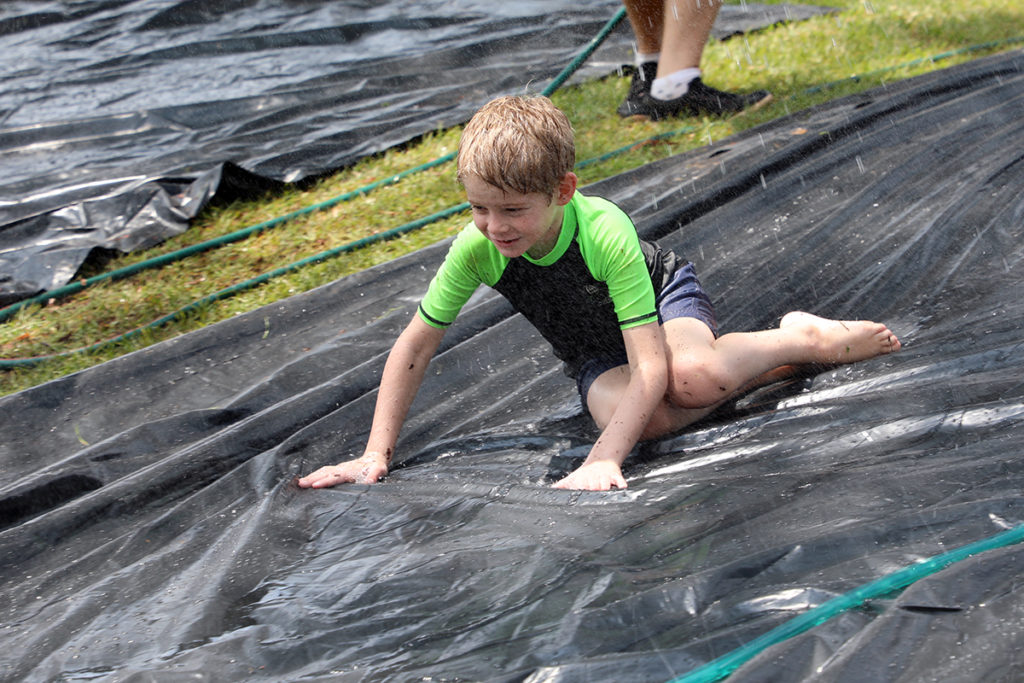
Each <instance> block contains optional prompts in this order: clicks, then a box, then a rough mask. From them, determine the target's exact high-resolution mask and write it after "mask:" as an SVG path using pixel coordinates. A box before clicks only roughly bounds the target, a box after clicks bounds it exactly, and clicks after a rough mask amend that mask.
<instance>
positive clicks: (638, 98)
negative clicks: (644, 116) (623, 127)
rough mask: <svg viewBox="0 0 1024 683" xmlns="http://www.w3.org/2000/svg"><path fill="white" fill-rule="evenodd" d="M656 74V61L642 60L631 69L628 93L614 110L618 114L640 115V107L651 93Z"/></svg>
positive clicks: (625, 115) (623, 115)
mask: <svg viewBox="0 0 1024 683" xmlns="http://www.w3.org/2000/svg"><path fill="white" fill-rule="evenodd" d="M657 75H658V63H657V62H644V63H643V64H641V65H640V66H638V67H636V68H634V69H633V80H631V81H630V82H629V93H628V94H627V95H626V99H624V100H623V101H622V104H620V105H619V108H618V109H617V110H616V111H617V112H618V113H619V116H621V117H623V118H625V117H627V116H640V115H641V111H640V107H641V106H642V105H643V103H644V101H645V100H646V99H647V98H648V97H649V96H650V94H651V83H653V82H654V79H655V77H656V76H657Z"/></svg>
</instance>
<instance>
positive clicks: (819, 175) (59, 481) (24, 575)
mask: <svg viewBox="0 0 1024 683" xmlns="http://www.w3.org/2000/svg"><path fill="white" fill-rule="evenodd" d="M1022 66H1024V53H1020V52H1016V53H1010V54H1007V55H1003V56H999V57H993V58H988V59H984V60H980V61H977V62H973V63H970V64H966V65H963V66H958V67H954V68H952V69H949V70H946V71H942V72H937V73H935V74H932V75H929V76H923V77H920V78H916V79H912V80H910V81H906V82H902V83H897V84H890V85H889V86H887V87H886V88H882V89H879V90H876V91H872V92H869V93H866V94H863V95H858V96H854V97H851V98H846V99H843V100H840V101H837V102H834V103H831V104H829V105H825V106H822V107H818V108H815V109H812V110H809V111H807V112H801V113H798V114H795V115H793V116H791V117H789V118H787V119H783V120H781V121H777V122H774V123H771V124H768V125H766V126H763V127H761V128H758V129H756V130H752V131H750V132H748V133H746V134H743V135H741V136H738V137H736V138H734V139H730V140H725V141H722V142H720V143H718V144H716V145H714V146H711V147H709V148H707V149H703V150H697V151H695V152H692V153H688V154H685V155H682V156H680V157H676V158H673V159H669V160H665V161H663V162H658V163H656V164H651V165H649V166H647V167H644V168H642V169H638V170H637V171H634V172H631V173H628V174H624V175H622V176H619V177H616V178H613V179H610V180H608V181H605V182H603V183H601V184H599V185H598V186H593V187H591V188H589V191H591V192H593V193H595V194H603V195H605V196H608V197H610V198H612V199H615V200H617V201H620V202H621V203H622V204H623V205H624V207H625V208H627V209H628V210H629V211H630V212H631V213H632V214H633V215H634V216H635V217H636V220H637V223H638V226H639V228H640V230H641V231H642V232H643V233H644V234H645V235H648V236H654V237H657V238H658V239H660V240H661V241H662V242H663V243H664V244H666V245H667V246H670V247H672V248H674V249H677V250H678V251H679V252H681V253H683V254H684V255H686V256H687V257H689V258H690V259H692V260H694V261H695V262H697V265H698V270H699V272H700V273H701V275H702V281H703V282H704V284H705V286H706V287H707V288H708V289H709V291H710V292H712V294H713V296H714V297H715V300H716V304H717V306H718V307H719V310H720V312H721V314H722V315H721V322H722V324H723V328H724V329H726V330H739V329H755V328H759V327H764V326H767V325H771V324H774V323H775V322H777V315H778V314H780V313H782V312H784V311H785V310H789V309H804V310H810V311H811V312H816V313H821V314H825V315H829V316H841V317H849V316H856V317H867V318H874V319H881V320H885V321H886V322H887V323H888V324H890V326H891V327H892V328H893V329H894V330H895V331H896V332H897V333H898V334H899V335H900V336H901V338H902V339H903V340H904V342H905V343H906V347H905V348H904V350H903V351H901V352H900V353H899V354H895V355H893V356H887V357H883V358H878V359H874V360H871V361H867V362H864V363H860V364H856V365H853V366H844V367H840V368H835V369H831V370H823V371H822V372H820V373H818V374H815V375H813V376H810V377H806V378H802V379H799V380H795V381H793V382H790V383H787V384H783V385H779V386H773V387H768V388H765V389H762V390H760V391H758V392H755V393H753V394H751V395H749V396H747V397H744V398H743V399H742V400H740V401H738V402H737V403H736V404H735V405H734V406H731V407H730V408H729V409H728V410H724V411H722V412H720V413H719V414H717V415H716V416H714V417H713V418H712V419H709V420H708V421H706V422H705V423H703V424H701V425H697V426H695V427H693V428H692V429H690V430H687V431H685V432H682V433H680V434H678V435H675V436H673V437H670V438H666V439H662V440H659V441H656V442H651V443H648V444H644V445H642V446H641V447H639V448H638V449H637V452H636V453H634V455H633V456H632V457H631V461H630V462H631V464H630V465H629V467H628V468H627V470H626V474H627V477H628V480H629V483H630V486H629V488H628V489H627V490H625V491H619V492H612V493H602V494H598V493H581V492H567V491H559V490H554V489H551V488H549V487H548V484H549V483H550V482H551V481H552V480H554V479H555V478H556V477H558V476H559V475H560V474H561V473H564V472H565V471H567V470H569V469H571V468H572V467H573V466H575V464H577V463H578V462H579V461H580V459H582V458H583V457H584V456H585V455H586V452H587V449H588V447H589V444H590V443H591V442H592V440H593V438H594V436H595V435H594V430H593V427H592V426H591V425H590V423H589V422H588V421H587V419H585V418H584V416H583V415H582V414H581V413H580V409H579V405H578V399H577V398H576V396H575V393H574V388H573V387H572V383H571V382H570V381H568V380H566V378H564V377H563V376H562V375H561V372H560V369H559V367H558V364H557V362H556V361H554V359H553V358H552V357H551V355H550V352H549V350H548V349H547V348H546V345H545V344H544V343H543V342H542V341H541V340H539V339H538V338H537V337H536V336H535V334H534V333H533V332H532V331H531V329H530V328H529V326H528V325H527V324H526V323H525V322H524V321H523V320H522V319H521V318H520V317H519V316H515V315H511V313H510V311H509V310H508V308H507V306H506V305H505V304H504V303H503V302H502V301H501V300H500V299H499V298H497V297H496V296H493V295H491V294H487V293H483V292H481V293H480V294H478V295H477V296H476V297H475V298H474V299H473V301H471V303H470V305H469V306H468V307H467V310H466V311H465V316H464V317H463V318H460V321H459V324H457V325H456V326H455V327H454V328H453V330H452V332H451V334H450V336H449V337H446V340H445V347H444V349H443V350H442V352H441V353H440V354H439V355H438V357H437V358H436V359H435V361H434V362H433V363H432V365H431V369H430V371H429V372H428V376H427V379H426V381H425V384H424V387H423V389H422V390H421V393H420V395H419V397H418V398H417V401H416V403H415V405H414V406H413V409H412V412H411V417H410V420H409V422H408V424H407V428H406V430H405V431H404V432H403V437H402V441H401V442H400V447H399V448H400V451H399V454H400V458H401V461H400V464H399V466H398V467H396V468H395V469H394V470H393V471H392V473H391V474H390V475H389V476H388V478H387V480H386V482H384V483H383V484H379V485H375V486H365V485H349V486H342V487H338V488H336V489H331V490H324V491H316V492H314V491H304V490H299V489H298V488H297V487H296V486H295V485H294V477H295V476H297V475H299V474H300V473H304V472H308V471H309V470H311V469H312V468H314V467H317V466H319V465H321V464H324V463H329V462H334V461H336V460H338V459H340V458H341V457H343V456H344V455H346V454H348V453H351V452H353V451H358V450H359V449H360V448H361V446H362V444H363V442H364V439H365V436H366V432H367V430H368V427H369V419H370V416H371V414H372V409H373V401H374V398H375V393H374V391H373V389H374V386H375V383H376V380H377V377H378V375H379V371H380V366H381V363H382V359H383V354H384V353H386V350H387V348H388V347H389V345H390V343H391V341H392V340H393V338H394V336H395V335H396V334H397V332H398V330H400V329H401V327H402V325H403V324H404V323H405V321H406V320H407V319H408V317H409V316H410V315H412V312H413V310H414V308H415V305H416V302H417V301H418V298H419V296H420V295H421V294H422V292H423V291H424V289H425V287H426V283H427V281H428V280H429V277H430V276H431V274H432V272H433V269H434V268H435V266H436V265H437V263H438V262H439V261H440V259H441V258H442V257H443V254H444V250H445V245H443V244H442V245H438V246H436V247H433V248H430V249H427V250H424V251H423V252H420V253H417V254H414V255H412V256H409V257H406V258H403V259H400V260H399V261H396V262H394V263H390V264H387V265H385V266H382V267H380V268H377V269H374V270H372V271H368V272H366V273H361V274H359V275H358V276H355V277H353V278H346V279H344V280H340V281H338V282H336V283H333V284H331V285H328V286H325V287H323V288H321V289H319V290H316V291H314V292H310V293H307V294H304V295H301V296H297V297H294V298H292V299H289V300H287V301H285V302H281V303H278V304H274V305H272V306H268V307H266V308H265V309H261V310H259V311H255V312H253V313H250V314H247V315H244V316H239V317H237V318H236V319H233V320H231V321H226V322H225V323H221V324H219V325H215V326H213V327H211V328H207V329H204V330H200V331H198V332H195V333H192V334H189V335H184V336H182V337H180V338H178V339H175V340H171V341H169V342H165V343H163V344H159V345H156V346H154V347H152V348H150V349H146V350H144V351H140V352H138V353H135V354H132V355H130V356H127V357H125V358H122V359H118V360H116V361H112V362H110V363H106V364H104V365H102V366H99V367H97V368H93V369H91V370H87V371H84V372H82V373H78V374H77V375H73V376H70V377H68V378H64V379H61V380H57V381H55V382H51V383H49V384H46V385H43V386H41V387H37V388H35V389H31V390H29V391H25V392H22V393H20V394H16V395H14V396H10V397H6V398H4V399H3V400H0V421H2V423H0V431H2V433H3V434H4V440H3V444H2V445H0V462H2V467H3V471H4V472H5V473H10V474H9V475H8V477H7V480H8V483H7V484H5V485H4V487H3V489H2V490H0V512H2V515H3V516H2V519H3V521H4V524H5V529H4V530H3V531H2V532H0V571H2V575H3V577H4V580H3V585H2V587H0V591H2V594H3V599H2V600H0V610H2V614H0V619H2V622H3V623H4V625H5V627H4V639H5V643H6V644H7V645H8V647H6V648H5V649H4V652H3V654H0V671H2V672H3V675H4V676H5V677H7V678H11V679H23V680H50V679H54V678H61V679H63V680H82V679H90V680H97V679H99V680H153V679H158V680H159V679H168V678H173V677H178V676H185V675H188V676H195V677H200V678H202V677H207V678H216V679H217V680H285V679H287V680H297V679H308V680H351V681H372V680H420V679H423V678H426V677H433V678H440V677H446V678H449V679H460V680H495V681H500V680H509V681H511V680H531V681H541V680H543V681H578V680H631V681H664V680H667V679H669V678H671V677H673V676H676V675H680V674H683V673H685V672H687V671H690V670H692V669H694V668H695V667H697V666H699V665H701V664H703V663H705V662H707V661H709V660H711V659H713V658H714V657H716V656H719V655H722V654H725V653H727V652H729V651H731V650H732V649H734V648H735V647H737V646H739V645H742V644H744V643H747V642H749V641H750V640H751V639H753V638H754V637H756V636H758V635H760V634H762V633H765V632H766V631H768V630H769V629H771V628H772V627H774V626H777V625H779V624H781V623H783V622H784V621H786V620H787V619H788V618H790V617H792V616H795V615H797V614H800V613H802V612H804V611H806V610H807V609H809V608H811V607H814V606H816V605H820V604H822V603H823V602H825V601H827V600H828V599H829V598H831V597H834V596H836V595H840V594H843V593H845V592H847V591H849V590H851V589H853V588H855V587H857V586H859V585H861V584H863V583H866V582H868V581H871V580H874V579H877V578H879V577H881V576H885V575H886V574H888V573H891V572H893V571H895V570H897V569H901V568H903V567H906V566H908V565H909V564H912V563H914V562H916V561H918V560H920V559H923V558H925V557H929V556H932V555H936V554H939V553H941V552H944V551H946V550H948V549H951V548H954V547H958V546H960V545H963V544H966V543H969V542H972V541H976V540H978V539H982V538H986V537H988V536H990V535H992V534H994V533H996V532H998V531H1001V530H1003V529H1005V528H1011V527H1015V526H1018V525H1020V524H1021V523H1022V516H1024V511H1022V508H1021V503H1022V500H1021V490H1022V485H1024V467H1022V464H1021V458H1020V454H1021V451H1022V448H1021V446H1022V434H1024V432H1022V431H1021V428H1020V424H1021V417H1022V415H1024V400H1022V398H1024V391H1022V389H1024V384H1022V382H1021V380H1020V377H1021V361H1020V358H1021V353H1020V350H1021V344H1022V341H1021V337H1020V326H1021V317H1022V312H1024V311H1022V309H1021V306H1022V304H1021V302H1022V301H1024V297H1022V296H1021V294H1024V291H1022V288H1024V286H1022V284H1021V283H1022V275H1024V273H1022V271H1021V268H1022V259H1021V256H1022V253H1024V252H1022V249H1024V247H1022V246H1021V244H1024V242H1022V239H1021V237H1022V235H1021V230H1022V226H1024V223H1022V221H1021V216H1024V204H1022V201H1024V200H1022V196H1021V194H1020V193H1019V192H1018V191H1017V190H1018V189H1019V187H1020V186H1021V184H1022V181H1024V153H1022V152H1021V151H1020V150H1021V149H1024V145H1021V144H1017V143H1018V142H1019V141H1022V140H1024V122H1022V121H1021V119H1020V117H1019V111H1020V103H1021V101H1022V98H1024V74H1022ZM951 140H955V141H957V142H958V144H955V145H953V144H950V141H951ZM1019 553H1020V551H1019V549H1015V548H1007V549H1004V550H1002V551H998V552H994V553H986V554H983V555H980V556H976V557H974V558H971V560H969V561H968V562H965V563H962V564H960V565H956V566H954V567H951V568H949V569H947V570H945V571H944V572H941V573H939V574H936V575H935V576H933V577H931V578H930V579H927V580H925V581H922V582H921V583H919V584H916V585H914V586H913V587H911V588H910V589H909V590H907V591H905V592H904V593H903V594H901V595H899V596H893V597H891V598H886V599H880V600H875V601H872V602H871V603H869V604H867V605H865V606H864V608H863V609H860V610H856V611H851V612H847V613H845V614H843V615H841V616H840V617H838V618H836V619H833V620H831V621H829V622H826V623H824V624H821V625H819V626H818V627H816V628H815V629H812V630H811V631H809V632H807V633H806V634H804V635H803V636H800V637H798V638H795V639H792V640H790V641H787V642H785V643H781V644H779V645H777V646H775V647H773V648H770V649H768V650H766V651H764V652H763V653H762V654H761V655H760V656H758V657H757V658H755V660H753V661H751V662H749V663H748V664H747V665H746V666H744V667H743V668H741V669H740V670H739V671H737V672H736V673H735V674H734V675H733V680H737V681H756V680H835V681H852V680H863V679H862V677H860V674H862V673H863V672H864V671H871V672H872V674H873V675H877V678H876V680H905V681H910V680H923V679H928V678H939V679H943V678H946V679H964V678H968V679H974V678H975V677H976V676H981V678H983V679H984V678H986V677H988V676H989V675H991V677H992V678H991V679H992V680H1011V679H1012V678H1013V677H1015V676H1019V674H1020V671H1021V662H1020V657H1019V655H1018V654H1017V653H1018V652H1019V651H1020V645H1021V639H1020V638H1021V634H1020V629H1019V628H1017V627H1016V625H1015V624H1016V623H1017V622H1016V621H1014V620H1015V619H1017V618H1018V617H1019V612H1020V609H1021V605H1022V604H1024V603H1022V601H1021V599H1020V595H1019V590H1017V586H1016V583H1015V579H1014V575H1015V574H1014V572H1015V570H1014V569H1013V568H1014V567H1015V566H1016V564H1015V563H1019ZM932 655H934V656H932Z"/></svg>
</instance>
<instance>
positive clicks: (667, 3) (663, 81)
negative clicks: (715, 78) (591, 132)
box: [617, 0, 771, 120]
mask: <svg viewBox="0 0 1024 683" xmlns="http://www.w3.org/2000/svg"><path fill="white" fill-rule="evenodd" d="M623 4H624V5H625V6H626V14H627V16H628V17H629V22H630V25H631V26H632V28H633V34H634V36H635V37H636V51H637V59H636V62H637V63H636V70H635V71H634V73H633V78H632V81H631V83H630V88H629V93H628V94H627V95H626V99H625V100H623V102H622V104H620V105H619V107H618V110H617V111H618V113H619V115H620V116H623V117H630V116H640V117H646V118H649V119H654V120H659V119H664V118H668V117H672V116H697V115H701V114H711V115H714V116H720V115H723V114H730V113H736V112H740V111H743V110H744V109H747V108H748V107H757V106H760V105H762V104H764V103H766V102H768V101H770V100H771V93H769V92H767V91H765V90H759V91H757V92H753V93H729V92H723V91H721V90H716V89H715V88H711V87H709V86H707V85H705V84H704V83H703V81H701V79H700V76H701V70H700V63H701V58H702V56H703V54H704V46H705V45H707V41H708V37H709V36H710V35H711V27H712V26H713V25H714V23H715V18H716V17H717V16H718V11H719V9H720V8H721V0H623ZM659 29H660V34H659Z"/></svg>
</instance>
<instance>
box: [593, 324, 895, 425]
mask: <svg viewBox="0 0 1024 683" xmlns="http://www.w3.org/2000/svg"><path fill="white" fill-rule="evenodd" d="M664 330H665V337H666V346H667V349H668V360H669V364H670V368H671V370H670V373H669V390H668V395H667V396H666V399H665V400H664V401H663V402H662V404H661V405H660V406H659V407H658V409H657V410H656V411H655V414H654V416H653V417H652V418H651V421H650V422H649V423H648V425H647V429H646V430H645V431H644V433H643V435H642V437H641V438H643V439H653V438H656V437H659V436H664V435H665V434H670V433H672V432H675V431H678V430H680V429H682V428H683V427H686V426H687V425H689V424H692V423H693V422H696V421H697V420H700V419H701V418H703V417H705V416H706V415H708V414H709V413H711V412H712V411H713V410H715V409H716V408H717V407H719V406H720V405H721V404H722V403H724V402H725V401H727V400H729V399H731V398H734V397H735V396H736V395H738V394H740V393H742V392H744V391H749V390H751V389H753V388H755V387H758V386H761V385H764V384H768V383H771V382H774V381H777V380H779V379H783V378H785V377H788V376H791V375H792V374H794V373H795V372H796V371H798V370H799V366H801V365H806V364H809V363H817V364H827V365H837V364H843V363H853V362H856V361H860V360H866V359H868V358H873V357H875V356H879V355H883V354H886V353H891V352H893V351H898V350H899V349H900V342H899V340H898V339H897V338H896V335H894V334H893V333H892V332H891V331H890V330H889V328H887V327H886V326H885V325H883V324H881V323H875V322H871V321H866V320H858V321H839V320H829V319H826V318H821V317H818V316H816V315H812V314H810V313H803V312H793V313H788V314H786V315H785V316H783V318H782V321H781V323H780V325H779V327H778V328H776V329H773V330H763V331H759V332H737V333H731V334H726V335H723V336H722V337H719V338H718V339H715V337H714V335H713V334H712V333H711V330H710V329H708V327H707V326H706V325H705V324H704V323H702V322H701V321H699V320H697V319H695V318H677V319H675V320H670V321H668V322H667V323H665V325H664ZM628 383H629V368H628V367H627V366H621V367H618V368H613V369H611V370H608V371H607V372H605V373H604V374H602V375H601V376H600V377H598V378H597V380H595V381H594V383H593V385H591V388H590V393H589V394H588V395H587V405H588V407H589V408H590V413H591V415H592V416H593V418H594V421H595V422H596V423H597V425H598V426H599V427H601V428H602V429H603V428H604V426H605V424H606V423H607V421H608V419H610V416H611V414H612V412H613V411H614V410H615V406H616V405H618V400H619V397H621V396H622V393H623V392H624V391H625V387H626V385H627V384H628Z"/></svg>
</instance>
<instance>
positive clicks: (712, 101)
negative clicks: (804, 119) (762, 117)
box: [619, 78, 772, 121]
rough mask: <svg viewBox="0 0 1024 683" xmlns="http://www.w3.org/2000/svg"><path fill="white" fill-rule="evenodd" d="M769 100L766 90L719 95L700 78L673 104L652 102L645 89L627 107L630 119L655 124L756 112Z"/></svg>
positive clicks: (669, 102) (653, 100)
mask: <svg viewBox="0 0 1024 683" xmlns="http://www.w3.org/2000/svg"><path fill="white" fill-rule="evenodd" d="M631 94H632V91H631ZM771 99H772V94H771V93H770V92H768V91H767V90H758V91H756V92H752V93H731V92H723V91H721V90H715V89H714V88H711V87H709V86H706V85H704V82H703V81H702V80H700V78H695V79H693V80H692V81H691V82H690V87H689V89H688V90H687V91H686V94H685V95H683V96H682V97H677V98H676V99H674V100H659V99H655V98H653V97H651V93H650V87H648V90H647V93H646V94H645V95H642V96H641V97H640V98H637V99H636V101H634V102H633V103H632V104H631V107H630V109H631V110H632V111H633V113H632V114H630V116H646V117H647V118H649V119H653V120H655V121H660V120H661V119H667V118H671V117H673V116H700V115H702V114H708V115H711V116H722V115H723V114H736V113H738V112H741V111H743V110H745V109H750V108H754V109H756V108H758V107H761V106H764V105H765V104H767V103H768V102H770V101H771ZM622 109H623V108H622V107H620V108H619V113H620V114H621V113H622Z"/></svg>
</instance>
